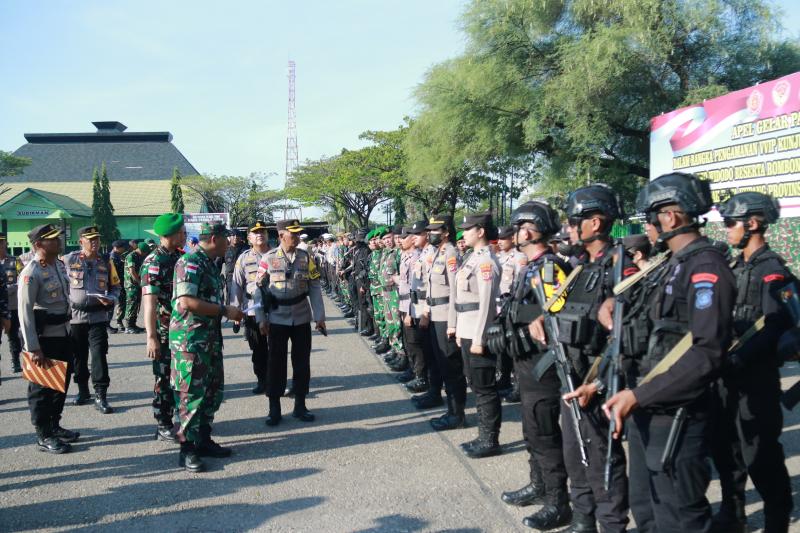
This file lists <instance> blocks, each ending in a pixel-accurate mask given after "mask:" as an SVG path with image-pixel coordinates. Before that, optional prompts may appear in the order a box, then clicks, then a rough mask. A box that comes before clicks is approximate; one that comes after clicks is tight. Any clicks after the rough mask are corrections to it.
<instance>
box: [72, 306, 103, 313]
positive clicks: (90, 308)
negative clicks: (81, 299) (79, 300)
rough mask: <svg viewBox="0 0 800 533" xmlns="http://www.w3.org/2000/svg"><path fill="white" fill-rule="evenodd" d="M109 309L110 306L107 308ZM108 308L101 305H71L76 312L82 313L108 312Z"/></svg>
mask: <svg viewBox="0 0 800 533" xmlns="http://www.w3.org/2000/svg"><path fill="white" fill-rule="evenodd" d="M109 307H111V306H109ZM109 307H106V306H105V305H103V304H91V305H88V304H72V308H73V309H74V310H76V311H83V312H84V313H95V312H97V311H108V310H109Z"/></svg>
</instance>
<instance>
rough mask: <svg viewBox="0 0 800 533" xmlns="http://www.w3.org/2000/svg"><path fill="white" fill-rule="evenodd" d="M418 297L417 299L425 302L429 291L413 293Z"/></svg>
mask: <svg viewBox="0 0 800 533" xmlns="http://www.w3.org/2000/svg"><path fill="white" fill-rule="evenodd" d="M411 292H413V293H415V294H416V295H417V298H419V299H420V300H424V299H425V298H426V297H427V296H428V291H411Z"/></svg>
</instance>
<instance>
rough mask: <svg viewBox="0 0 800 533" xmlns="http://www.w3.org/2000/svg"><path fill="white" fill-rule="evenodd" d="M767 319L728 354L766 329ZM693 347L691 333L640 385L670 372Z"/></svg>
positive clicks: (748, 331)
mask: <svg viewBox="0 0 800 533" xmlns="http://www.w3.org/2000/svg"><path fill="white" fill-rule="evenodd" d="M764 323H765V318H764V316H761V317H760V318H759V319H758V320H756V321H755V323H754V324H753V325H752V326H750V329H748V330H747V331H745V332H744V334H743V335H742V336H741V337H739V338H738V339H736V341H735V342H734V343H733V344H731V347H730V348H729V349H728V353H731V352H735V351H736V350H738V349H739V348H741V347H742V346H743V345H744V343H746V342H747V341H749V340H750V339H752V338H753V336H754V335H756V334H757V333H758V332H759V331H761V330H762V329H764ZM691 347H692V333H691V332H689V333H687V334H686V335H684V336H683V338H681V340H680V341H678V344H676V345H675V346H673V348H672V349H671V350H670V351H669V353H668V354H667V355H666V356H664V359H662V360H661V361H659V362H658V364H657V365H656V366H654V367H653V369H652V370H651V371H650V372H648V373H647V375H646V376H645V377H644V378H642V380H641V381H640V382H639V385H643V384H645V383H647V382H648V381H651V380H652V379H653V378H654V377H656V376H659V375H661V374H663V373H664V372H666V371H668V370H669V369H670V368H672V366H673V365H674V364H675V363H677V362H678V360H680V358H681V357H683V356H684V354H686V352H688V351H689V348H691Z"/></svg>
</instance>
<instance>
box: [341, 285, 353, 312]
mask: <svg viewBox="0 0 800 533" xmlns="http://www.w3.org/2000/svg"><path fill="white" fill-rule="evenodd" d="M339 294H341V295H342V302H343V303H346V304H347V305H349V306H352V305H353V302H352V300H353V299H352V298H351V297H350V286H349V285H348V284H347V280H346V279H340V280H339Z"/></svg>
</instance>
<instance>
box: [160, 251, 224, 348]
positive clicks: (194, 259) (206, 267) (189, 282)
mask: <svg viewBox="0 0 800 533" xmlns="http://www.w3.org/2000/svg"><path fill="white" fill-rule="evenodd" d="M222 288H223V278H222V277H221V276H220V273H219V268H217V266H216V265H215V264H214V261H213V260H212V259H211V258H210V257H208V254H207V253H206V252H205V250H203V248H202V247H201V246H198V247H197V248H196V250H195V251H194V252H193V253H190V254H186V255H184V256H183V257H181V258H180V259H178V262H177V263H175V278H174V286H173V288H172V315H171V319H170V323H169V344H170V349H171V350H172V352H173V353H175V352H194V353H198V354H209V353H212V352H214V351H219V350H220V349H221V348H222V335H221V334H220V329H219V327H220V318H219V317H212V316H203V315H198V314H194V313H192V312H190V311H186V310H184V309H182V308H181V306H180V305H179V303H178V301H177V300H178V298H180V297H181V296H193V297H195V298H199V299H200V300H203V301H205V302H210V303H213V304H217V305H219V304H221V303H222Z"/></svg>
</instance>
